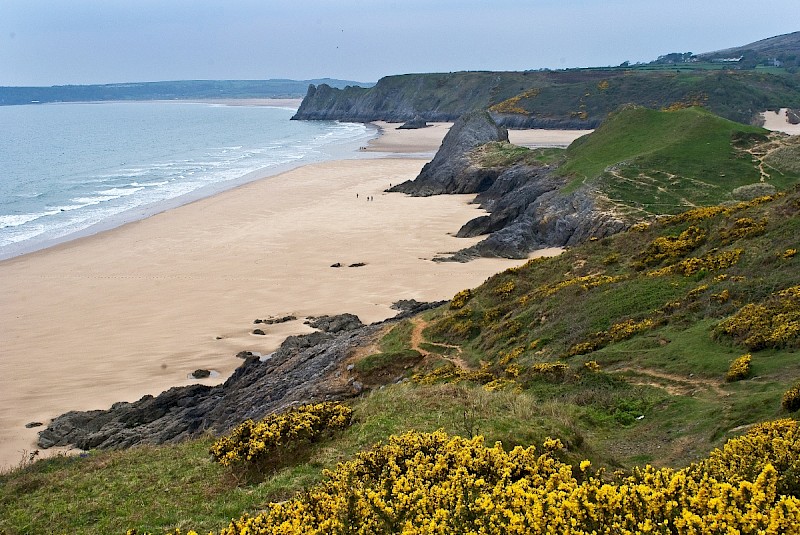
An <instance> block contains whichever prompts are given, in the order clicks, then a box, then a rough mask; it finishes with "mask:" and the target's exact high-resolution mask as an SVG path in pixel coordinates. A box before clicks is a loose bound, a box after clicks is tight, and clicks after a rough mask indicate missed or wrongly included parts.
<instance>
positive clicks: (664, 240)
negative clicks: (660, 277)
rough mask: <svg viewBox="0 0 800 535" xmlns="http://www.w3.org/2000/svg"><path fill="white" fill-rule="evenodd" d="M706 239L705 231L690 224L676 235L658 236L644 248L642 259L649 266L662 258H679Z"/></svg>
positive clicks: (657, 262)
mask: <svg viewBox="0 0 800 535" xmlns="http://www.w3.org/2000/svg"><path fill="white" fill-rule="evenodd" d="M705 240H706V231H705V230H703V229H701V228H699V227H695V226H691V227H689V228H687V229H686V230H684V231H683V232H681V233H680V234H679V235H678V236H659V237H658V238H656V239H655V240H653V241H652V242H650V244H649V245H648V246H647V248H646V249H645V250H644V253H643V255H644V258H643V261H644V263H645V264H647V265H649V266H654V265H656V264H660V263H661V262H663V261H664V260H673V259H675V258H680V257H682V256H685V255H686V254H688V253H690V252H692V251H694V250H695V249H697V248H698V247H699V246H700V245H702V244H703V242H705Z"/></svg>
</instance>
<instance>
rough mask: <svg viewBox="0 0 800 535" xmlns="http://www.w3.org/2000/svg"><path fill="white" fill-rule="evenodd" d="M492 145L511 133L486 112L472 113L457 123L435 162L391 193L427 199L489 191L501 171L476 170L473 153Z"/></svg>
mask: <svg viewBox="0 0 800 535" xmlns="http://www.w3.org/2000/svg"><path fill="white" fill-rule="evenodd" d="M492 141H508V130H506V129H505V128H503V127H501V126H497V124H496V123H495V122H494V121H493V120H492V118H491V117H490V116H489V114H488V113H486V112H480V111H479V112H471V113H468V114H466V115H464V116H463V117H461V118H460V119H459V120H458V121H456V122H455V123H454V124H453V126H452V128H450V131H449V132H447V135H445V137H444V139H443V140H442V145H441V147H440V148H439V150H438V151H437V152H436V156H434V158H433V160H431V161H430V162H429V163H427V164H425V167H423V168H422V171H421V172H420V174H419V175H418V176H417V178H415V179H414V180H408V181H406V182H403V183H402V184H398V185H397V186H395V187H393V188H392V189H390V190H389V191H399V192H402V193H408V194H410V195H414V196H416V197H427V196H429V195H438V194H441V193H478V192H481V191H484V190H486V189H488V188H489V187H490V186H491V185H492V183H493V182H494V180H495V179H496V178H497V176H498V175H499V174H500V170H499V169H492V168H484V167H480V166H476V165H474V164H473V163H472V161H471V159H470V151H472V150H473V149H475V148H477V147H479V146H481V145H484V144H486V143H489V142H492Z"/></svg>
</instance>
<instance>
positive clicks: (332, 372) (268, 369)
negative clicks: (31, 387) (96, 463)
mask: <svg viewBox="0 0 800 535" xmlns="http://www.w3.org/2000/svg"><path fill="white" fill-rule="evenodd" d="M437 304H438V303H416V304H415V306H410V307H407V310H405V311H404V312H403V313H401V314H399V315H398V316H396V317H395V318H392V319H391V320H387V321H397V320H399V319H402V318H405V317H408V316H410V315H413V314H417V313H419V312H422V311H424V310H427V309H429V308H432V307H434V306H436V305H437ZM353 318H356V317H355V316H353V315H352V314H347V315H342V316H326V317H325V320H323V323H324V324H325V325H326V326H327V327H328V328H329V329H330V330H331V331H336V332H335V333H333V332H313V333H311V334H307V335H303V336H290V337H288V338H287V339H286V340H285V341H284V342H283V344H281V346H280V348H279V349H278V350H277V351H275V352H274V353H273V354H271V355H268V356H264V357H260V356H258V355H257V354H253V353H249V352H242V353H240V354H239V355H237V356H241V357H245V361H244V362H243V363H242V364H241V365H240V366H239V367H238V368H237V369H236V371H235V372H234V373H233V375H231V377H230V378H229V379H228V380H227V381H225V383H223V384H221V385H218V386H205V385H191V386H185V387H175V388H171V389H169V390H167V391H166V392H163V393H161V394H159V395H158V396H144V397H143V398H141V399H140V400H138V401H135V402H133V403H126V402H120V403H115V404H114V405H112V407H111V408H110V409H108V410H95V411H86V412H79V411H72V412H68V413H66V414H63V415H61V416H59V417H57V418H55V419H54V420H53V421H52V422H50V425H48V426H47V428H46V429H45V430H43V431H41V432H40V433H39V441H38V445H39V447H41V448H50V447H53V446H75V447H78V448H81V449H90V448H125V447H129V446H133V445H136V444H164V443H169V442H177V441H180V440H183V439H186V438H190V437H196V436H198V435H200V434H202V433H205V432H212V433H224V432H227V431H229V430H230V429H231V428H233V427H234V426H236V425H238V424H239V423H241V422H242V421H244V420H246V419H248V418H252V419H260V418H263V417H264V416H266V415H267V414H269V413H272V412H275V411H280V410H282V409H284V408H286V407H288V406H290V405H293V404H298V403H308V402H314V401H324V400H337V399H344V398H347V397H351V396H354V395H357V394H358V393H360V392H361V390H362V388H363V386H362V385H358V384H356V382H355V381H354V380H353V379H350V378H348V377H347V374H346V373H343V372H342V363H343V362H344V360H345V359H346V358H347V357H348V356H349V355H350V354H351V352H352V351H353V350H354V349H355V348H356V347H359V346H362V345H366V344H368V343H371V342H372V340H373V337H374V336H375V334H376V333H377V332H378V331H379V330H380V329H381V327H382V324H381V323H376V324H373V325H366V326H365V325H362V324H361V322H360V321H359V320H358V318H356V319H355V320H353ZM356 322H357V324H356ZM382 323H383V322H382Z"/></svg>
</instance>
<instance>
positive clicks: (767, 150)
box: [744, 135, 783, 182]
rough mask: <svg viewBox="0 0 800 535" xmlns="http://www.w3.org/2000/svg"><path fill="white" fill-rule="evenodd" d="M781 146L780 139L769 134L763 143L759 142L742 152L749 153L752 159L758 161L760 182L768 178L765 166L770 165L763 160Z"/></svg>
mask: <svg viewBox="0 0 800 535" xmlns="http://www.w3.org/2000/svg"><path fill="white" fill-rule="evenodd" d="M781 147H783V143H781V142H780V139H779V138H777V139H776V137H775V136H774V135H770V139H769V141H767V142H765V143H759V144H758V145H755V146H753V147H750V148H749V149H745V151H744V152H746V153H747V154H749V155H750V156H752V157H753V160H755V161H756V162H758V172H759V173H760V176H761V178H760V180H759V181H760V182H765V181H766V180H769V179H770V174H769V173H768V172H767V170H766V169H765V167H771V166H770V165H769V164H767V163H765V162H764V160H765V159H766V158H767V157H768V156H769V155H770V154H772V153H773V152H775V151H776V150H778V149H780V148H781Z"/></svg>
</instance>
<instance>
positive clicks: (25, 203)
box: [0, 102, 375, 259]
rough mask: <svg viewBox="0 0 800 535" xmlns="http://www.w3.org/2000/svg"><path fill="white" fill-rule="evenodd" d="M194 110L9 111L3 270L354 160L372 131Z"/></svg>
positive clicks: (1, 130) (154, 106)
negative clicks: (98, 235)
mask: <svg viewBox="0 0 800 535" xmlns="http://www.w3.org/2000/svg"><path fill="white" fill-rule="evenodd" d="M294 111H295V110H293V109H291V108H280V107H266V106H227V105H220V104H206V103H187V102H106V103H86V104H47V105H30V106H0V259H4V258H9V257H11V256H15V255H18V254H22V253H25V252H30V251H33V250H37V249H41V248H44V247H47V246H49V245H51V244H54V243H58V242H61V241H65V240H68V239H70V238H72V237H77V236H80V235H84V234H90V233H92V232H95V231H98V230H103V229H105V228H111V227H114V226H117V225H119V224H122V223H124V222H127V221H131V220H135V219H140V218H142V217H146V216H148V215H151V214H154V213H157V212H158V211H161V210H163V209H165V208H168V207H171V206H177V205H179V204H182V203H185V202H188V201H190V200H193V199H195V198H199V197H202V196H207V195H211V194H213V193H216V192H219V191H222V190H224V189H228V188H231V187H234V186H236V185H239V184H241V183H243V182H246V181H248V180H252V179H254V178H256V177H260V176H264V175H268V174H274V173H277V172H280V171H283V170H285V169H288V168H291V167H294V166H297V165H302V164H305V163H311V162H317V161H323V160H328V159H332V158H339V157H342V156H343V155H347V154H351V155H352V154H354V153H355V150H356V148H357V147H359V146H361V145H364V144H366V141H367V140H368V139H370V138H372V137H373V136H374V135H375V131H374V130H373V129H371V128H369V127H367V126H365V125H363V124H353V123H339V122H333V121H308V122H306V121H290V120H289V118H290V117H291V116H292V115H293V113H294Z"/></svg>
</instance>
